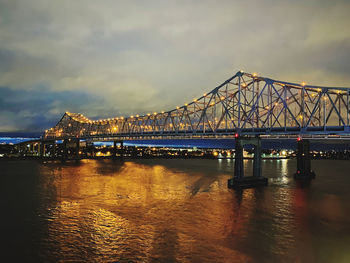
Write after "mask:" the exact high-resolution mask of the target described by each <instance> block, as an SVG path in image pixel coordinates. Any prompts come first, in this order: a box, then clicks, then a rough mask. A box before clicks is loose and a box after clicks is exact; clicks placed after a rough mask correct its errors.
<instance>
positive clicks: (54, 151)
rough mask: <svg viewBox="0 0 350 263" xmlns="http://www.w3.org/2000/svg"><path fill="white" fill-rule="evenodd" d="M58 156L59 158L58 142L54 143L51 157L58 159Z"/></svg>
mask: <svg viewBox="0 0 350 263" xmlns="http://www.w3.org/2000/svg"><path fill="white" fill-rule="evenodd" d="M56 156H57V144H56V141H53V144H52V155H51V157H52V158H56Z"/></svg>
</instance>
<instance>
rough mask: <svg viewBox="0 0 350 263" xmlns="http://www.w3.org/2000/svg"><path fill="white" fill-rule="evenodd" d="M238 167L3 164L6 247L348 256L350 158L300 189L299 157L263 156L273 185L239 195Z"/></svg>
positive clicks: (167, 255) (328, 164)
mask: <svg viewBox="0 0 350 263" xmlns="http://www.w3.org/2000/svg"><path fill="white" fill-rule="evenodd" d="M233 165H234V161H229V160H197V159H196V160H178V159H174V160H165V159H164V160H162V159H157V160H136V161H125V162H119V161H115V162H113V161H111V160H82V161H81V162H79V163H67V164H61V163H58V162H57V163H55V162H48V163H37V162H28V161H26V162H24V161H22V162H17V161H16V162H15V161H12V162H0V168H2V171H4V175H3V177H2V179H3V182H2V185H3V186H4V185H6V187H3V189H1V190H2V191H1V192H2V195H3V196H1V197H2V198H1V200H2V203H1V208H2V211H4V210H5V211H6V210H7V211H8V212H7V214H8V215H9V216H8V217H7V219H5V220H3V222H2V224H1V225H2V227H3V228H4V231H5V234H8V239H9V242H8V243H9V244H8V246H9V249H8V251H11V249H13V248H12V247H11V245H13V244H17V248H16V251H18V249H19V252H20V253H17V255H18V256H21V255H22V256H23V258H26V259H28V258H33V259H36V260H37V261H38V262H40V261H44V262H57V261H58V262H79V261H80V262H81V261H86V262H320V261H323V262H347V261H349V260H350V254H349V252H348V251H349V249H350V245H349V244H350V220H349V218H350V212H349V211H350V205H349V201H350V194H349V191H348V186H349V185H350V184H349V183H350V178H349V176H348V172H347V171H348V169H349V168H350V166H349V162H346V161H313V168H314V170H315V171H316V174H317V178H316V180H314V181H313V182H312V183H311V184H310V185H298V184H296V183H295V182H294V180H293V178H292V175H293V173H294V172H295V167H296V163H295V161H294V160H278V161H277V160H264V161H263V174H264V175H265V176H267V177H268V178H269V185H268V186H267V187H263V188H258V189H246V190H241V191H238V190H237V191H234V190H230V189H227V179H229V178H230V176H232V171H233ZM244 166H245V169H246V174H247V175H249V174H250V173H251V172H252V162H251V161H250V160H245V161H244ZM335 167H337V168H335ZM11 228H12V230H11ZM13 229H16V230H13ZM29 229H30V230H29ZM17 232H18V233H17ZM14 233H15V234H16V235H14ZM17 234H18V235H20V236H22V238H21V240H20V241H18V239H17ZM14 236H15V237H16V240H12V238H14ZM16 242H17V243H16ZM18 242H19V243H18ZM28 247H29V248H28Z"/></svg>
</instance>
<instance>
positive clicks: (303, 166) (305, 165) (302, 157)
mask: <svg viewBox="0 0 350 263" xmlns="http://www.w3.org/2000/svg"><path fill="white" fill-rule="evenodd" d="M294 178H295V179H297V180H310V179H313V178H315V173H314V172H313V171H312V170H311V156H310V141H309V140H307V139H298V149H297V172H296V173H295V174H294Z"/></svg>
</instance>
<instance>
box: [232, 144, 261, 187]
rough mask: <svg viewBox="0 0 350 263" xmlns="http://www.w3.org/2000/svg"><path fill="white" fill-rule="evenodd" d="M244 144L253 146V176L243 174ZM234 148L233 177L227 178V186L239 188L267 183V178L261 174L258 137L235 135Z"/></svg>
mask: <svg viewBox="0 0 350 263" xmlns="http://www.w3.org/2000/svg"><path fill="white" fill-rule="evenodd" d="M244 145H253V146H254V161H253V176H244V166H243V147H244ZM235 150H236V152H235V171H234V176H233V178H231V179H229V180H228V187H229V188H236V189H237V188H238V189H240V188H251V187H256V186H260V185H267V178H265V177H262V175H261V139H260V138H259V137H254V138H252V137H237V138H236V146H235Z"/></svg>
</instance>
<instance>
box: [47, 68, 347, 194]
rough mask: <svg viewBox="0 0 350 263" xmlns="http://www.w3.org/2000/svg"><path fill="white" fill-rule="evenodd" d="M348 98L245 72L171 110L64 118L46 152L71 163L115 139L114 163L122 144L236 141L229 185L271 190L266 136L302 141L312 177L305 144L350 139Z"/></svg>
mask: <svg viewBox="0 0 350 263" xmlns="http://www.w3.org/2000/svg"><path fill="white" fill-rule="evenodd" d="M349 93H350V89H349V88H341V87H320V86H314V85H309V84H307V83H299V84H296V83H290V82H285V81H279V80H273V79H270V78H265V77H261V76H258V75H257V74H255V73H254V74H249V73H244V72H242V71H239V72H237V73H236V74H235V75H234V76H233V77H231V78H229V79H228V80H226V81H225V82H223V83H222V84H221V85H219V86H218V87H216V88H214V89H213V90H212V91H210V92H208V93H205V94H203V95H202V96H200V97H199V98H197V99H194V100H193V101H190V102H188V103H186V104H184V105H181V106H178V107H176V108H175V109H172V110H169V111H162V112H152V113H148V114H144V115H135V116H123V117H115V118H109V119H103V120H90V119H89V118H87V117H85V116H84V115H82V114H80V113H69V112H66V113H65V114H64V115H63V117H62V118H61V120H60V121H59V122H58V123H57V125H56V126H55V127H53V128H51V129H49V130H46V131H45V133H44V135H43V139H42V141H41V143H40V148H41V149H40V154H41V156H45V154H46V153H45V147H46V145H47V144H48V145H49V146H48V147H49V148H50V151H49V152H50V154H51V156H54V157H58V156H61V158H62V160H66V159H69V158H68V156H69V154H71V153H72V152H73V154H74V156H75V159H80V158H81V156H80V150H79V149H80V140H86V141H90V142H91V141H113V142H114V146H113V153H112V157H113V158H116V157H117V156H121V157H122V156H123V151H124V150H123V149H124V148H123V141H124V140H141V139H151V140H155V139H194V138H196V139H198V138H213V139H217V138H230V137H231V138H232V137H234V138H235V167H234V177H233V178H232V179H230V180H229V182H228V186H229V187H239V188H241V187H253V186H256V185H264V184H267V178H264V177H262V176H261V139H260V138H261V136H266V137H277V136H278V137H281V136H299V137H298V146H297V147H298V149H297V172H296V173H295V178H296V179H302V180H305V179H312V178H314V177H315V174H314V172H313V171H312V170H311V161H310V160H311V157H310V141H309V139H307V138H308V137H312V136H319V137H328V136H349V135H350V126H349V95H350V94H349ZM58 140H63V147H61V150H60V151H58V152H57V151H56V142H57V141H58ZM117 143H120V144H121V145H120V146H119V148H118V149H117V146H116V144H117ZM246 145H252V146H253V147H254V162H253V176H251V177H244V169H243V167H244V166H243V148H244V146H246ZM69 148H70V149H71V150H69ZM72 148H73V150H72ZM120 149H121V152H120ZM118 151H119V152H118Z"/></svg>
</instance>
